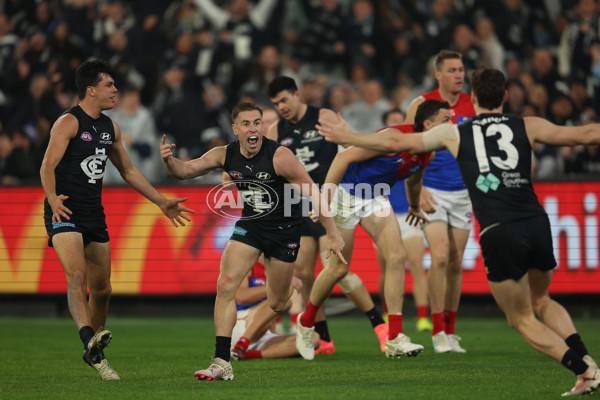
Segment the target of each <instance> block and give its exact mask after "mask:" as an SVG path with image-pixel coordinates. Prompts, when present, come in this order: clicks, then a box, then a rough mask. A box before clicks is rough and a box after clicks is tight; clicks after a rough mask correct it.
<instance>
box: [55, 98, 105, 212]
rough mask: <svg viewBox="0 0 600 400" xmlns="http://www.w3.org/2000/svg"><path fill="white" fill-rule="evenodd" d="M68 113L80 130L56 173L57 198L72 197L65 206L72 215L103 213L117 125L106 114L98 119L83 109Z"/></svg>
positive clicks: (72, 109) (77, 107)
mask: <svg viewBox="0 0 600 400" xmlns="http://www.w3.org/2000/svg"><path fill="white" fill-rule="evenodd" d="M67 113H68V114H72V115H74V116H75V117H76V118H77V121H78V122H79V127H78V128H77V134H76V135H75V137H74V138H73V139H71V141H70V142H69V145H68V146H67V149H66V150H65V154H64V155H63V157H62V159H61V160H60V162H59V163H58V165H57V166H56V169H55V171H54V174H55V176H56V194H57V195H61V194H63V195H65V196H69V198H68V199H67V200H65V202H64V204H65V206H66V207H67V208H69V209H70V210H72V211H73V210H86V211H91V210H102V178H103V177H104V171H105V170H106V162H107V159H108V155H109V153H110V150H111V147H112V144H113V142H114V141H115V129H114V126H113V122H112V120H111V119H110V118H109V117H107V116H106V115H104V114H102V113H101V114H100V116H99V117H98V118H97V119H94V118H92V117H90V116H89V115H87V114H86V113H85V112H84V111H83V109H82V108H81V107H80V106H75V107H72V108H70V109H68V110H67V111H65V112H64V113H63V115H64V114H67ZM45 202H46V203H47V199H46V200H45Z"/></svg>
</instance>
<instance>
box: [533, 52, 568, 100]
mask: <svg viewBox="0 0 600 400" xmlns="http://www.w3.org/2000/svg"><path fill="white" fill-rule="evenodd" d="M531 67H532V70H531V75H532V76H533V79H535V81H536V82H537V83H540V84H542V85H544V87H545V88H546V91H547V92H548V94H549V95H550V96H554V95H555V94H556V92H557V91H558V90H559V89H560V84H561V82H562V81H561V79H560V77H559V75H558V71H557V69H556V67H555V64H554V59H553V58H552V54H551V53H550V50H548V49H542V48H536V49H534V50H533V54H532V59H531Z"/></svg>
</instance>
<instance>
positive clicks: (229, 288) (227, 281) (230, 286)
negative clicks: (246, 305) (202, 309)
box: [217, 274, 237, 297]
mask: <svg viewBox="0 0 600 400" xmlns="http://www.w3.org/2000/svg"><path fill="white" fill-rule="evenodd" d="M236 290H237V288H236V287H234V282H233V279H232V278H231V277H230V276H228V275H225V274H221V275H219V279H217V295H218V296H221V297H222V296H228V295H229V296H234V295H235V291H236Z"/></svg>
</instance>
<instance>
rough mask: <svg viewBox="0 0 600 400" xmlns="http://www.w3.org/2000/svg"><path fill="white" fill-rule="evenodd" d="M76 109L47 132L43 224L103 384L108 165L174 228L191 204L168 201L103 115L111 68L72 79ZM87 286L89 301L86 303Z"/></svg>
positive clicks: (85, 67)
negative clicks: (104, 203)
mask: <svg viewBox="0 0 600 400" xmlns="http://www.w3.org/2000/svg"><path fill="white" fill-rule="evenodd" d="M75 84H76V87H77V92H78V95H79V98H80V99H81V101H80V103H79V105H77V106H75V107H72V108H70V109H69V110H67V111H65V112H64V113H63V114H62V115H61V116H60V117H59V118H58V119H57V120H56V122H55V123H54V126H53V127H52V130H51V131H50V142H49V143H48V148H47V149H46V154H45V156H44V160H43V162H42V167H41V170H40V175H41V179H42V186H43V187H44V191H45V193H46V199H45V200H44V222H45V224H46V230H47V232H48V236H49V239H48V245H49V246H52V247H54V249H55V251H56V254H57V255H58V258H59V260H60V262H61V264H62V267H63V269H64V271H65V275H66V278H67V299H68V303H69V311H70V312H71V316H72V317H73V319H74V320H75V323H76V325H77V329H78V330H79V336H80V338H81V341H82V342H83V346H84V353H83V360H84V361H85V362H86V363H87V364H88V365H90V366H92V367H94V368H95V369H96V370H97V371H98V372H99V374H100V376H101V377H102V379H107V380H115V379H119V375H118V374H117V373H116V372H115V371H114V369H113V368H112V367H111V366H110V364H109V363H108V361H107V360H106V357H105V356H104V348H105V347H106V346H108V344H109V343H110V340H111V338H112V334H111V332H110V331H108V330H104V326H105V324H106V317H107V314H108V302H109V299H110V295H111V284H110V272H111V271H110V270H111V268H110V264H111V260H110V245H109V237H108V229H107V227H106V218H105V216H104V208H103V207H102V178H103V176H104V172H105V170H106V169H105V167H106V161H107V159H110V161H111V162H112V163H113V164H114V165H115V167H117V169H118V170H119V172H120V173H121V176H122V177H123V179H124V180H125V182H127V183H128V184H129V185H130V186H132V187H133V188H134V189H135V190H137V191H138V192H140V193H141V194H142V195H144V197H146V198H147V199H148V200H150V201H152V202H153V203H154V204H156V205H157V206H159V207H160V209H161V211H162V212H163V213H164V214H165V215H166V216H167V217H168V218H169V219H170V220H171V222H172V224H173V225H174V226H176V227H177V226H178V224H179V225H185V223H184V221H183V220H187V221H189V220H190V219H189V217H188V216H186V215H185V214H183V213H182V212H184V211H185V212H193V211H192V210H191V209H189V208H185V207H182V206H181V204H180V203H181V202H182V201H185V200H186V199H167V198H165V197H164V196H163V195H162V194H160V193H159V192H158V191H157V190H156V189H155V188H154V187H153V186H152V185H151V184H150V183H149V182H148V180H147V179H146V178H145V177H144V176H143V175H142V173H141V172H140V171H139V169H137V168H136V167H135V166H134V165H133V164H132V163H131V161H130V160H129V156H128V155H127V153H126V151H125V149H124V148H123V143H122V138H121V131H120V130H119V126H118V125H117V124H116V123H115V122H113V121H112V120H111V119H110V118H109V117H107V116H106V115H104V114H102V111H104V110H109V109H111V108H113V106H114V104H115V97H116V96H117V88H116V87H115V80H114V72H113V70H112V68H111V66H110V65H109V64H108V63H106V62H104V61H101V60H90V61H86V62H84V63H83V64H81V65H80V66H79V68H78V69H77V71H76V74H75ZM88 287H89V291H90V296H89V301H88V300H87V299H86V294H87V288H88Z"/></svg>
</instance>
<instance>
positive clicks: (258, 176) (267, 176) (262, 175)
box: [256, 172, 271, 181]
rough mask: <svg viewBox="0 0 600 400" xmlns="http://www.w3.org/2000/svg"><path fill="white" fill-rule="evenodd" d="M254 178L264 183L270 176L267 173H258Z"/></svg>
mask: <svg viewBox="0 0 600 400" xmlns="http://www.w3.org/2000/svg"><path fill="white" fill-rule="evenodd" d="M256 177H257V178H258V179H262V180H263V181H264V180H267V179H269V178H270V177H271V174H269V173H268V172H259V173H258V174H256Z"/></svg>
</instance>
